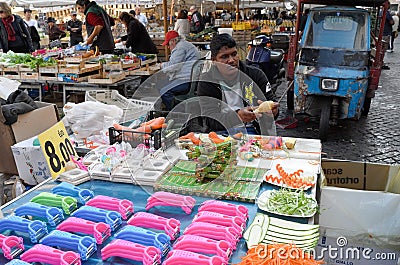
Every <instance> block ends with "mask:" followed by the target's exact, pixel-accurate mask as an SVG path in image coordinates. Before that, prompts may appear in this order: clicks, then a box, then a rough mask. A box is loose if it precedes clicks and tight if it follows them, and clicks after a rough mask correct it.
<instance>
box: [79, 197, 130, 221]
mask: <svg viewBox="0 0 400 265" xmlns="http://www.w3.org/2000/svg"><path fill="white" fill-rule="evenodd" d="M86 205H89V206H92V207H96V208H100V209H104V210H110V211H116V212H119V213H120V214H121V216H122V219H124V220H126V219H128V218H129V216H131V215H132V214H133V203H132V202H131V201H128V200H121V199H118V198H113V197H108V196H104V195H97V196H96V197H94V198H93V199H91V200H89V201H88V202H87V203H86Z"/></svg>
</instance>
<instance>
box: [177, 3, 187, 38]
mask: <svg viewBox="0 0 400 265" xmlns="http://www.w3.org/2000/svg"><path fill="white" fill-rule="evenodd" d="M174 30H175V31H177V32H178V33H179V36H181V37H182V38H184V39H185V38H186V37H187V36H188V35H189V33H190V22H189V19H188V15H187V11H186V10H181V11H179V13H178V19H177V20H176V23H175V28H174Z"/></svg>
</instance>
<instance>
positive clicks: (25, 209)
mask: <svg viewBox="0 0 400 265" xmlns="http://www.w3.org/2000/svg"><path fill="white" fill-rule="evenodd" d="M14 213H15V215H17V216H34V217H40V218H45V219H46V220H47V222H48V223H49V224H50V225H51V226H56V225H57V224H58V223H60V222H61V221H62V220H64V213H63V211H62V210H61V209H59V208H57V207H50V206H45V205H41V204H38V203H34V202H28V203H25V204H23V205H21V206H19V207H18V208H17V209H15V211H14Z"/></svg>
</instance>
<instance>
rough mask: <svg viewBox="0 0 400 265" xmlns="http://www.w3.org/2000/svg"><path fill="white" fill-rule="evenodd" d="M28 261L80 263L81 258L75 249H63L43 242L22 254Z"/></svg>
mask: <svg viewBox="0 0 400 265" xmlns="http://www.w3.org/2000/svg"><path fill="white" fill-rule="evenodd" d="M21 259H22V260H23V261H26V262H40V263H46V264H51V265H80V264H81V258H80V256H79V254H78V253H75V252H73V251H62V250H59V249H56V248H52V247H49V246H45V245H42V244H37V245H34V246H33V247H32V248H31V249H29V250H27V251H26V252H25V253H23V254H22V255H21Z"/></svg>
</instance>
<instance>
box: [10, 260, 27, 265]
mask: <svg viewBox="0 0 400 265" xmlns="http://www.w3.org/2000/svg"><path fill="white" fill-rule="evenodd" d="M5 265H31V264H30V263H28V262H25V261H22V260H20V259H13V260H11V261H9V262H7V263H6V264H5Z"/></svg>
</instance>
